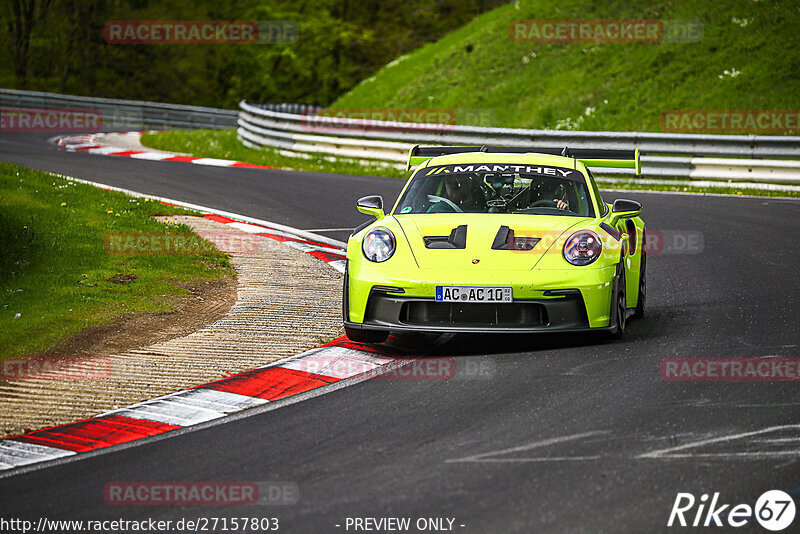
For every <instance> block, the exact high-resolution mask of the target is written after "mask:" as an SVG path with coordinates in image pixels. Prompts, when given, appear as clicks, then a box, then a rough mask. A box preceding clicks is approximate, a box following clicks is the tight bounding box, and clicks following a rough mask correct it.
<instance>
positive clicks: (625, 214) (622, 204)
mask: <svg viewBox="0 0 800 534" xmlns="http://www.w3.org/2000/svg"><path fill="white" fill-rule="evenodd" d="M611 213H612V216H611V221H612V222H611V224H612V225H614V224H616V223H617V222H618V221H619V220H621V219H630V218H631V217H637V216H638V215H639V214H640V213H642V205H641V203H639V202H636V201H635V200H628V199H625V198H618V199H617V200H615V201H614V205H613V206H611Z"/></svg>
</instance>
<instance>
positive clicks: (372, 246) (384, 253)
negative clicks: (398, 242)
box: [361, 228, 395, 263]
mask: <svg viewBox="0 0 800 534" xmlns="http://www.w3.org/2000/svg"><path fill="white" fill-rule="evenodd" d="M394 249H395V240H394V235H393V234H392V232H391V231H389V229H388V228H375V229H373V230H370V231H369V232H368V233H367V235H366V236H364V241H363V242H362V244H361V250H363V251H364V257H365V258H367V259H368V260H369V261H374V262H377V263H380V262H382V261H386V260H388V259H389V258H391V257H392V254H394Z"/></svg>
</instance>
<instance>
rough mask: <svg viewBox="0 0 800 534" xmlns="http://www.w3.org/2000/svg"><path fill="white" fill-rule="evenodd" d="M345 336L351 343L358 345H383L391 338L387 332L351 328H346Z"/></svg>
mask: <svg viewBox="0 0 800 534" xmlns="http://www.w3.org/2000/svg"><path fill="white" fill-rule="evenodd" d="M344 334H345V335H346V336H347V338H348V339H349V340H350V341H355V342H357V343H383V342H384V341H386V338H387V337H389V332H387V331H386V330H361V329H360V328H352V327H349V326H345V327H344Z"/></svg>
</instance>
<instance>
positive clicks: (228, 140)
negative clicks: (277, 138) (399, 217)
mask: <svg viewBox="0 0 800 534" xmlns="http://www.w3.org/2000/svg"><path fill="white" fill-rule="evenodd" d="M141 142H142V144H143V145H145V146H148V147H150V148H154V149H156V150H166V151H168V152H183V153H186V154H192V155H194V156H199V157H204V158H220V159H230V160H235V161H242V162H245V163H254V164H256V165H268V166H270V167H280V168H281V169H285V170H295V171H308V172H328V173H337V174H357V175H369V176H390V177H396V178H399V177H403V176H406V174H405V172H404V171H400V170H397V169H395V168H394V167H387V166H385V165H379V164H374V165H364V164H361V163H358V162H356V161H350V160H343V159H334V158H330V159H326V156H325V155H323V154H312V155H311V157H310V158H293V157H289V156H284V155H282V154H281V153H280V152H279V151H278V150H276V149H272V148H264V149H255V148H248V147H246V146H244V145H243V144H242V143H241V141H239V139H238V138H237V137H236V130H193V131H182V130H175V131H170V132H158V133H149V134H145V135H143V136H142V139H141ZM331 160H333V161H331Z"/></svg>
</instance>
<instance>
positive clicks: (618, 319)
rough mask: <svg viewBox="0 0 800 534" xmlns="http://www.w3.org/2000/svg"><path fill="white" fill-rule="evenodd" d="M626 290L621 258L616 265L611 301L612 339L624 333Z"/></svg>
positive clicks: (626, 315)
mask: <svg viewBox="0 0 800 534" xmlns="http://www.w3.org/2000/svg"><path fill="white" fill-rule="evenodd" d="M626 293H627V291H626V290H625V265H624V264H623V262H622V260H620V262H619V266H618V267H617V274H616V276H615V277H614V302H612V303H611V306H612V309H611V314H612V317H613V318H614V326H615V329H614V331H612V332H611V338H612V339H619V338H621V337H622V334H624V333H625V324H626V322H627V317H628V309H627V307H626V306H627V305H628V304H627V298H628V297H627V294H626Z"/></svg>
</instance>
